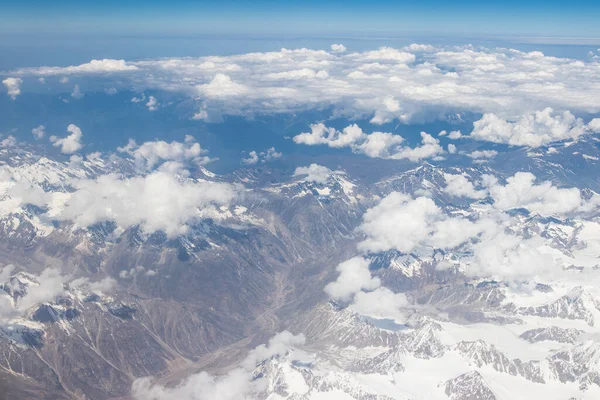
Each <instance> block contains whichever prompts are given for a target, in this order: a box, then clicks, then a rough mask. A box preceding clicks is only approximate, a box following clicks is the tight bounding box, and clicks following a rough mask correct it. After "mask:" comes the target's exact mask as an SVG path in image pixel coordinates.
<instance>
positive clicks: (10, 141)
mask: <svg viewBox="0 0 600 400" xmlns="http://www.w3.org/2000/svg"><path fill="white" fill-rule="evenodd" d="M1 138H2V136H0V139H1ZM16 145H17V139H16V138H15V137H14V136H12V135H9V136H7V137H5V138H4V139H2V140H0V147H13V146H16Z"/></svg>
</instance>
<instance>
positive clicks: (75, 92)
mask: <svg viewBox="0 0 600 400" xmlns="http://www.w3.org/2000/svg"><path fill="white" fill-rule="evenodd" d="M83 96H85V95H84V94H83V92H82V91H81V89H80V88H79V85H75V87H73V91H72V92H71V97H72V98H74V99H75V100H80V99H83Z"/></svg>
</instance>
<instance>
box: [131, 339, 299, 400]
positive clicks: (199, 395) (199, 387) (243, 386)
mask: <svg viewBox="0 0 600 400" xmlns="http://www.w3.org/2000/svg"><path fill="white" fill-rule="evenodd" d="M304 343H305V338H304V336H303V335H302V334H300V335H293V334H291V333H290V332H288V331H283V332H281V333H278V334H277V335H275V336H274V337H272V338H271V339H270V340H269V343H268V344H267V345H260V346H258V347H256V348H255V349H253V350H252V351H250V353H248V355H247V356H246V358H245V359H244V360H243V361H242V362H241V363H240V365H239V366H238V367H236V368H234V369H232V370H231V371H229V372H227V373H226V374H224V375H220V376H215V375H211V374H209V373H207V372H200V373H199V374H194V375H192V376H190V377H188V378H186V379H185V380H184V381H183V382H181V383H180V384H179V385H177V386H174V387H166V386H161V385H158V384H157V385H152V381H151V378H141V379H137V380H135V381H134V382H133V386H132V395H133V397H134V398H136V399H140V400H142V399H143V400H170V399H178V400H216V399H219V400H238V399H246V398H257V396H258V393H259V392H261V391H263V390H264V389H265V388H266V385H267V382H266V380H265V378H264V377H261V376H254V373H253V371H254V369H255V368H256V366H257V364H258V363H259V362H260V361H262V360H268V359H270V358H272V357H277V356H283V355H285V354H288V353H289V357H290V361H292V362H293V361H295V360H296V357H295V356H296V355H298V356H301V357H302V356H304V357H305V355H304V353H303V352H300V351H298V350H295V352H294V353H292V350H294V348H295V347H297V346H301V345H303V344H304Z"/></svg>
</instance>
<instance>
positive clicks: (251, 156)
mask: <svg viewBox="0 0 600 400" xmlns="http://www.w3.org/2000/svg"><path fill="white" fill-rule="evenodd" d="M258 161H259V158H258V153H257V152H256V151H254V150H252V151H251V152H250V153H248V157H246V158H242V164H246V165H254V164H256V163H258Z"/></svg>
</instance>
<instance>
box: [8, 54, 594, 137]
mask: <svg viewBox="0 0 600 400" xmlns="http://www.w3.org/2000/svg"><path fill="white" fill-rule="evenodd" d="M413 52H414V53H418V54H417V55H415V54H413ZM417 58H418V62H416V61H417ZM597 65H598V63H597V62H596V61H594V60H589V61H586V62H583V61H578V62H574V61H573V60H572V59H568V58H558V57H548V56H544V55H543V54H541V53H535V54H533V53H525V52H521V51H516V50H512V49H494V50H488V49H479V50H473V48H472V47H469V46H466V47H462V48H460V47H452V48H448V49H436V48H433V47H432V46H430V45H426V44H413V45H410V46H407V47H406V48H404V49H402V50H399V49H393V48H389V47H383V48H381V49H378V50H372V51H365V52H352V53H341V54H332V53H331V52H327V51H318V50H310V49H297V50H287V49H282V50H281V51H278V52H266V53H250V54H239V55H231V56H226V57H218V56H208V57H200V58H185V59H183V58H170V59H160V60H144V61H136V62H126V61H124V60H99V61H92V62H91V63H89V64H83V65H79V66H71V67H66V68H62V67H41V68H30V69H20V70H17V71H12V72H11V74H13V76H18V77H25V76H44V75H45V74H47V75H52V74H55V75H70V74H79V75H82V76H83V75H86V74H88V75H92V76H95V75H97V74H99V73H101V74H103V75H104V76H103V79H105V78H106V80H110V79H112V80H113V82H110V81H108V82H103V87H106V86H107V85H109V84H113V85H114V86H115V87H118V88H121V87H122V86H129V88H134V89H136V90H140V91H142V90H168V91H170V92H178V93H182V94H185V95H188V96H191V97H194V98H197V97H200V99H201V100H202V101H204V102H206V103H207V104H208V107H209V109H210V110H211V111H212V110H214V112H215V114H223V115H225V114H227V115H242V116H250V115H253V114H278V113H292V112H294V113H295V112H298V111H305V110H324V109H331V110H332V111H333V114H334V115H335V116H339V117H347V118H364V119H371V120H372V121H373V123H384V122H390V121H392V120H397V121H399V122H401V123H410V122H412V121H417V122H420V121H424V120H431V119H436V118H445V116H447V115H449V114H451V115H456V114H458V113H461V112H463V111H468V112H472V113H487V114H491V115H494V116H496V117H497V118H498V119H500V120H503V121H513V122H511V123H514V121H515V116H518V115H526V116H527V115H533V113H534V112H536V111H537V112H538V113H539V111H538V110H544V109H545V108H546V107H552V108H553V109H555V110H557V111H559V112H561V113H562V112H564V111H565V110H571V111H573V112H574V113H576V114H578V113H585V114H593V113H598V112H600V99H599V98H598V96H597V94H596V92H597V85H598V82H600V70H599V69H598V67H597ZM294 71H296V72H294ZM298 71H300V72H298ZM320 72H323V73H322V74H321V73H320ZM319 74H320V75H319ZM292 75H295V76H297V77H299V78H300V79H294V80H293V82H292V81H289V80H286V81H285V82H283V83H281V82H278V81H277V80H270V79H264V77H268V76H270V77H277V76H279V77H284V76H286V77H287V78H290V77H292ZM317 75H319V76H317ZM287 78H286V79H287ZM16 79H18V78H16ZM499 94H500V95H499ZM487 118H488V120H484V123H482V124H481V125H482V127H481V129H483V128H484V127H485V126H487V125H490V124H492V125H493V124H494V123H495V122H496V121H492V120H489V118H490V117H487ZM516 119H517V120H518V118H516ZM563 123H564V122H563ZM552 124H554V123H552ZM500 125H502V124H500ZM541 125H542V126H540V127H537V126H536V130H537V129H538V128H539V129H541V130H542V131H544V130H545V131H555V132H554V133H552V134H550V135H549V136H551V137H552V138H556V137H558V138H560V137H562V136H565V135H566V136H569V135H574V134H577V129H575V131H572V129H571V128H573V127H571V128H569V129H567V133H566V134H565V133H563V134H560V133H557V132H556V131H557V129H556V128H551V127H548V126H546V124H545V123H541ZM496 128H497V127H495V128H494V129H492V128H491V127H490V128H489V129H490V132H487V133H483V135H482V136H481V138H482V139H485V138H488V137H489V138H491V139H494V140H501V141H502V142H503V143H504V142H507V141H508V140H512V141H514V142H516V143H525V144H527V145H531V144H530V143H531V142H532V140H531V138H529V137H528V136H529V135H525V136H523V135H521V134H519V133H518V132H520V131H521V130H519V129H517V131H518V132H517V134H513V133H509V134H508V137H506V135H505V134H498V133H497V132H495V130H496ZM500 128H502V126H500ZM513 129H515V127H512V128H511V127H509V129H508V130H509V131H512V130H513ZM558 130H560V129H558ZM475 136H477V135H475ZM535 142H536V141H535V140H534V141H533V143H534V145H535Z"/></svg>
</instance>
